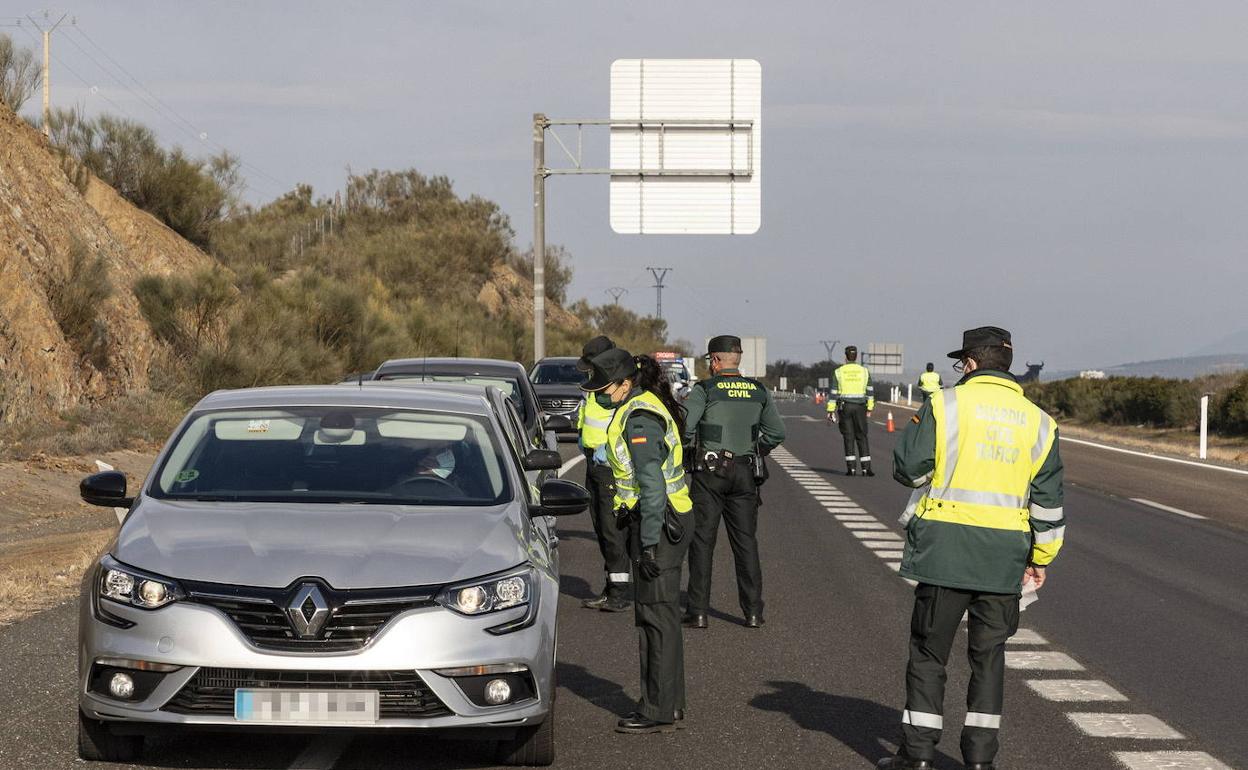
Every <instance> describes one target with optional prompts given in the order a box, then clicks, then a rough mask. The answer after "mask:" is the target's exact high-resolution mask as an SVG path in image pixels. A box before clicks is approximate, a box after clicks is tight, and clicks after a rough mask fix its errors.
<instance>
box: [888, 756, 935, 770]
mask: <svg viewBox="0 0 1248 770" xmlns="http://www.w3.org/2000/svg"><path fill="white" fill-rule="evenodd" d="M875 767H876V770H932V763H931V762H928V761H927V760H926V759H906V758H905V757H902V756H896V757H884V758H883V759H881V760H880V761H879V762H876V763H875Z"/></svg>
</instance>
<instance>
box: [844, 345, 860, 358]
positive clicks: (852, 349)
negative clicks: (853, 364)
mask: <svg viewBox="0 0 1248 770" xmlns="http://www.w3.org/2000/svg"><path fill="white" fill-rule="evenodd" d="M857 354H858V346H857V345H846V346H845V355H847V356H849V355H857Z"/></svg>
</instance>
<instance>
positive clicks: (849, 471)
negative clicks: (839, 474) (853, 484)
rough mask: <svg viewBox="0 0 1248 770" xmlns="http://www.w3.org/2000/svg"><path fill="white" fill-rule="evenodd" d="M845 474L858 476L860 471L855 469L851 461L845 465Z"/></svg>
mask: <svg viewBox="0 0 1248 770" xmlns="http://www.w3.org/2000/svg"><path fill="white" fill-rule="evenodd" d="M845 475H846V476H856V475H858V471H857V470H855V469H854V464H853V463H850V464H849V465H846V466H845Z"/></svg>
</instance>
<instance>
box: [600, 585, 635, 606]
mask: <svg viewBox="0 0 1248 770" xmlns="http://www.w3.org/2000/svg"><path fill="white" fill-rule="evenodd" d="M603 596H604V597H605V600H604V601H603V602H602V604H600V605H599V606H598V609H600V610H602V611H603V612H623V611H625V610H627V609H628V608H629V607H632V606H633V603H632V602H630V601H629V600H628V583H617V582H614V581H613V582H610V583H607V590H606V593H604V594H603Z"/></svg>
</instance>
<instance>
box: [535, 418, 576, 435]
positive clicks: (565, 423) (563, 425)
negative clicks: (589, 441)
mask: <svg viewBox="0 0 1248 770" xmlns="http://www.w3.org/2000/svg"><path fill="white" fill-rule="evenodd" d="M542 427H544V428H545V429H546V430H553V431H555V432H556V433H570V432H571V431H572V421H571V420H569V419H568V416H567V415H564V414H548V415H546V419H545V420H544V421H543V422H542Z"/></svg>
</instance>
